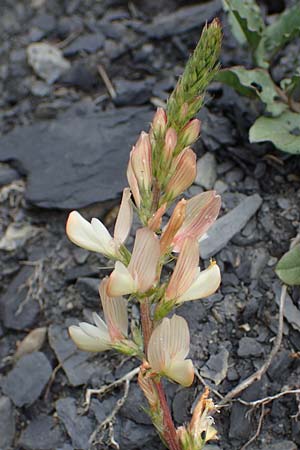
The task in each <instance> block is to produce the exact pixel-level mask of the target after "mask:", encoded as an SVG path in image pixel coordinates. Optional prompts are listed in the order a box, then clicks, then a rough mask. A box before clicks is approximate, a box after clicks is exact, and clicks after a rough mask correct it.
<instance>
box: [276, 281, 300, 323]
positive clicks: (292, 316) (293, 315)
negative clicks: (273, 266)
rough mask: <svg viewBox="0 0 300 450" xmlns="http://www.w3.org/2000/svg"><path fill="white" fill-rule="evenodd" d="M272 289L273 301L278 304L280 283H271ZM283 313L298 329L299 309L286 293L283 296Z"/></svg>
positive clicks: (299, 321) (299, 320)
mask: <svg viewBox="0 0 300 450" xmlns="http://www.w3.org/2000/svg"><path fill="white" fill-rule="evenodd" d="M273 290H274V292H275V301H276V303H277V305H278V306H279V305H280V296H281V285H280V283H279V282H277V281H276V282H275V283H274V284H273ZM283 315H284V317H285V318H286V320H287V321H288V323H289V324H290V325H291V326H292V327H293V328H294V330H297V331H300V310H299V309H298V308H297V307H296V306H295V305H294V303H293V300H292V299H291V297H290V295H289V294H288V293H287V294H286V297H285V305H284V312H283Z"/></svg>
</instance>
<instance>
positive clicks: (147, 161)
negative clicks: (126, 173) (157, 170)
mask: <svg viewBox="0 0 300 450" xmlns="http://www.w3.org/2000/svg"><path fill="white" fill-rule="evenodd" d="M130 161H131V166H132V169H133V172H134V175H135V177H136V180H137V183H138V186H139V189H140V191H142V192H144V191H149V190H150V189H151V184H152V150H151V143H150V138H149V135H148V134H147V133H145V132H143V131H142V133H141V135H140V137H139V139H138V141H137V143H136V145H135V146H134V147H133V149H132V150H131V152H130Z"/></svg>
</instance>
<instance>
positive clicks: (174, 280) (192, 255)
mask: <svg viewBox="0 0 300 450" xmlns="http://www.w3.org/2000/svg"><path fill="white" fill-rule="evenodd" d="M198 263H199V244H198V241H197V240H196V239H192V238H187V239H185V241H184V244H183V247H182V250H181V252H180V254H179V257H178V259H177V263H176V266H175V269H174V271H173V274H172V276H171V279H170V281H169V284H168V287H167V290H166V294H165V297H166V300H173V299H176V298H177V297H179V296H180V295H182V294H183V293H184V292H185V291H187V290H188V288H189V287H190V286H191V284H192V283H193V281H194V280H195V276H196V273H197V268H198Z"/></svg>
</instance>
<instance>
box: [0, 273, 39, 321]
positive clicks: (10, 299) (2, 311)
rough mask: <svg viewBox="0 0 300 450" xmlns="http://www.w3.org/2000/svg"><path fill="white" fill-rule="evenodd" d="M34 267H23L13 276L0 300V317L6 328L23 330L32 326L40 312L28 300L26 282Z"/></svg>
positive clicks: (36, 303)
mask: <svg viewBox="0 0 300 450" xmlns="http://www.w3.org/2000/svg"><path fill="white" fill-rule="evenodd" d="M33 272H34V267H32V266H24V267H23V268H22V269H21V270H20V272H19V273H18V274H17V275H16V276H15V278H14V279H13V280H12V282H11V283H10V285H9V286H8V288H7V290H6V292H5V293H4V294H3V295H2V297H1V298H0V317H1V320H2V321H3V324H4V325H5V327H7V328H12V329H14V330H24V329H25V328H30V327H32V326H33V325H34V323H35V321H36V318H37V315H38V313H39V311H40V307H39V303H38V302H37V300H35V299H33V298H30V297H29V298H28V297H27V294H28V287H26V282H27V280H28V278H29V277H30V276H31V275H32V274H33Z"/></svg>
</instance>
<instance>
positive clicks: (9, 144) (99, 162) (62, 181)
mask: <svg viewBox="0 0 300 450" xmlns="http://www.w3.org/2000/svg"><path fill="white" fill-rule="evenodd" d="M80 114H81V115H80ZM151 117H152V113H151V112H150V110H149V109H147V108H121V109H117V110H111V111H106V112H99V113H97V114H94V113H86V115H83V113H82V112H81V113H80V111H77V112H74V111H73V112H72V113H65V114H62V115H61V116H60V117H59V118H58V120H57V121H56V120H54V121H50V120H49V121H45V122H40V123H36V124H34V125H31V126H28V127H22V128H21V127H20V128H16V129H15V130H13V131H12V132H11V133H9V134H7V135H5V136H3V137H2V138H1V139H0V146H1V155H0V160H1V161H11V160H17V161H18V163H19V166H21V169H20V170H22V172H23V173H25V174H27V180H28V181H27V191H26V197H27V199H28V200H29V201H30V202H31V203H34V204H35V205H37V206H39V207H43V208H61V209H63V208H66V209H73V208H80V207H83V206H87V205H89V204H92V203H95V202H102V201H105V200H108V199H113V198H116V196H117V195H118V194H119V193H120V192H121V191H122V189H123V188H124V186H126V184H127V181H126V170H125V168H126V167H127V163H128V157H129V151H130V149H131V146H132V145H133V144H134V143H135V141H136V140H137V137H138V133H139V132H140V131H141V130H143V129H145V128H148V126H149V125H148V124H149V122H150V120H151ZM41 173H42V174H43V176H41Z"/></svg>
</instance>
